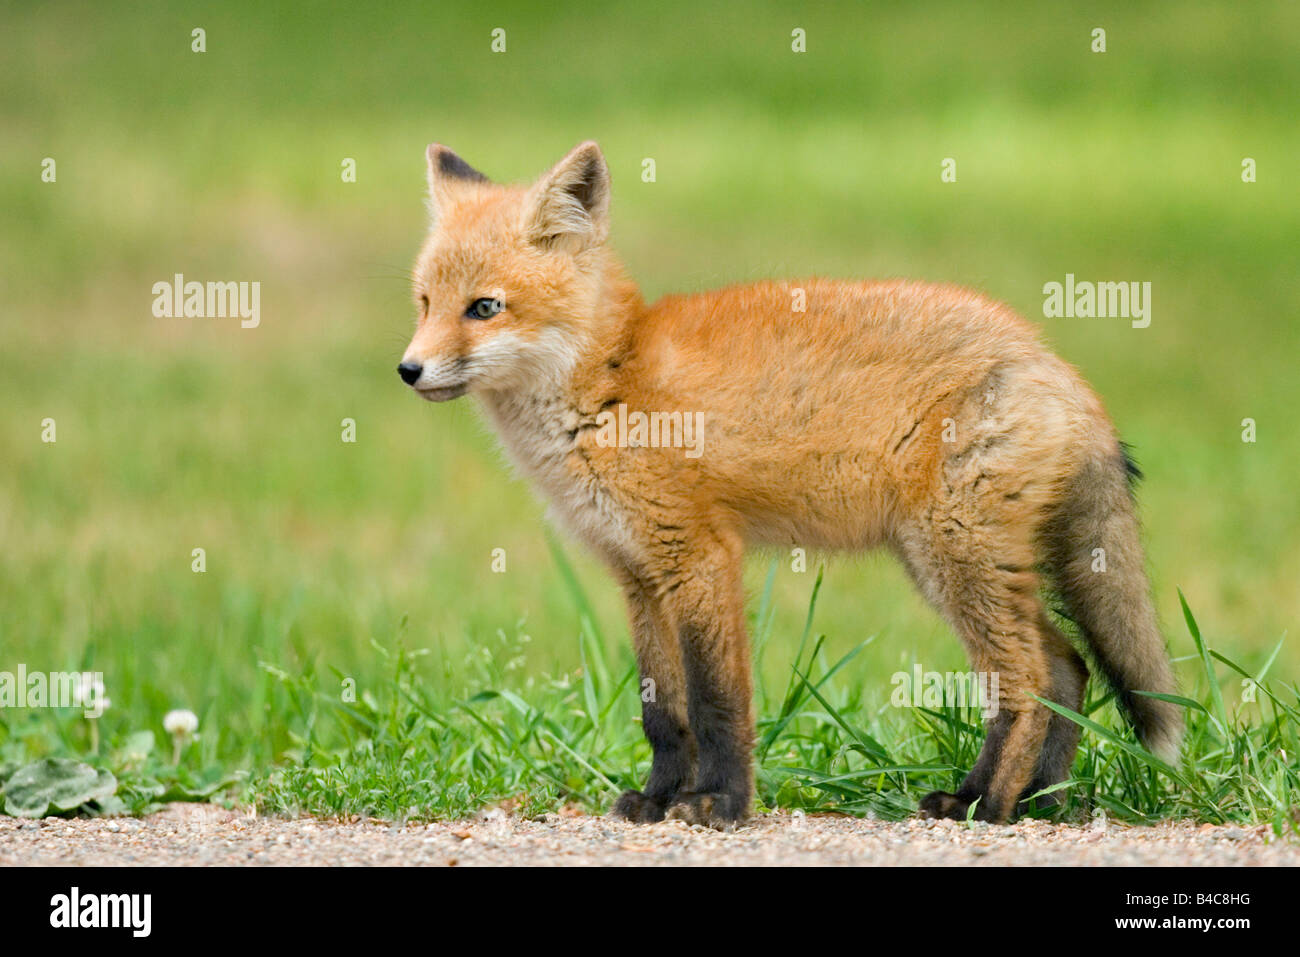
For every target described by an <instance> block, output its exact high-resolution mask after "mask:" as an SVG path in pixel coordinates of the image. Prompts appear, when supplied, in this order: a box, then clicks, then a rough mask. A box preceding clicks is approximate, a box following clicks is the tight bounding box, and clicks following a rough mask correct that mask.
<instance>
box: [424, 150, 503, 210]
mask: <svg viewBox="0 0 1300 957" xmlns="http://www.w3.org/2000/svg"><path fill="white" fill-rule="evenodd" d="M424 155H425V157H426V158H427V159H428V161H429V212H430V213H432V214H433V218H434V220H435V221H436V220H437V219H438V213H439V212H440V211H441V210H442V209H443V208H444V207H445V206H446V205H447V203H448V201H449V200H450V199H451V198H452V197H454V196H455V194H456V192H457V190H460V189H463V188H464V187H465V186H466V185H473V184H475V183H488V182H491V180H489V179H488V178H487V177H486V176H484V175H483V174H482V173H480V172H479V171H478V170H476V169H475V168H474V167H472V166H470V165H469V164H468V163H466V162H465V161H464V160H463V159H461V158H460V157H459V156H457V155H456V154H455V153H453V152H452V151H451V150H449V149H447V147H445V146H443V145H442V144H441V143H430V144H429V148H428V149H427V150H425V154H424Z"/></svg>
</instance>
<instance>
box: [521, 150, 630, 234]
mask: <svg viewBox="0 0 1300 957" xmlns="http://www.w3.org/2000/svg"><path fill="white" fill-rule="evenodd" d="M524 209H525V212H524V216H525V220H524V228H525V230H526V231H527V234H528V236H529V238H530V239H531V240H532V241H533V242H535V243H538V244H539V245H547V246H553V245H561V244H562V245H567V246H568V247H569V248H570V249H572V250H574V251H578V250H581V249H585V248H586V247H588V246H593V245H597V244H599V243H602V242H604V241H605V238H606V236H608V235H609V167H608V166H606V165H605V157H604V156H602V155H601V152H600V147H599V146H597V145H596V144H595V142H593V141H591V140H588V141H587V142H585V143H581V144H579V145H578V146H576V147H574V149H573V150H572V151H571V152H570V153H569V155H567V156H566V157H564V159H562V160H560V161H559V162H558V163H556V164H555V166H554V168H552V169H551V171H550V172H549V173H547V174H546V175H544V176H543V177H542V178H541V179H540V180H538V181H537V184H536V185H535V186H533V188H532V189H531V190H530V191H529V195H528V200H527V202H526V203H525V207H524Z"/></svg>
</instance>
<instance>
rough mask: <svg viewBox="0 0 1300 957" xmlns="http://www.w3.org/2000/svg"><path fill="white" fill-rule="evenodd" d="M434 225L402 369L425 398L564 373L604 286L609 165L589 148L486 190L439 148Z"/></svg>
mask: <svg viewBox="0 0 1300 957" xmlns="http://www.w3.org/2000/svg"><path fill="white" fill-rule="evenodd" d="M427 157H428V163H429V210H430V212H431V213H432V217H433V223H432V226H431V227H430V230H429V235H428V238H427V239H426V240H425V242H424V246H423V248H422V249H421V250H420V254H419V257H418V259H417V260H416V263H415V269H414V271H413V277H412V278H413V285H414V289H413V292H414V296H415V305H416V309H417V311H418V314H419V315H418V319H417V324H416V329H415V335H414V337H413V338H412V339H411V344H410V345H409V346H407V348H406V353H405V354H404V355H403V357H402V362H401V364H400V365H399V366H398V367H397V370H398V373H399V374H400V375H401V377H402V380H403V381H404V382H406V383H407V384H408V385H410V386H411V388H413V389H414V390H415V391H416V392H418V393H419V394H420V395H421V396H423V397H424V398H426V399H429V400H432V401H435V402H443V401H446V400H448V399H454V398H457V397H458V396H461V395H464V394H465V393H467V392H479V393H490V392H499V391H503V390H509V389H520V388H527V387H528V386H529V385H531V384H533V383H535V382H536V381H537V380H538V379H539V378H546V377H555V376H559V375H563V374H564V372H566V371H567V370H568V369H570V368H572V366H573V363H574V362H575V360H576V358H577V355H578V354H579V352H580V350H581V348H582V341H583V331H584V328H585V327H586V326H588V325H589V324H590V321H591V317H592V315H593V313H594V311H595V310H596V308H597V305H598V303H599V300H600V296H601V293H602V290H603V288H604V285H605V256H604V243H605V239H606V237H607V235H608V232H609V169H608V167H607V166H606V165H605V158H604V157H603V156H602V155H601V152H600V147H598V146H597V145H596V144H595V143H593V142H586V143H582V144H580V145H579V146H577V147H575V148H574V149H573V151H572V152H570V153H569V154H568V155H567V156H565V157H564V159H562V160H560V162H559V163H557V164H556V165H555V167H554V168H553V169H551V170H550V171H549V172H547V173H546V174H544V175H543V176H542V177H541V178H540V179H539V180H538V181H537V182H536V183H534V184H532V185H531V186H523V187H518V186H504V185H499V184H496V183H493V182H491V181H490V180H488V178H487V177H486V176H484V175H483V174H482V173H480V172H478V171H477V170H475V169H474V168H473V167H471V166H470V165H469V164H468V163H466V162H465V161H464V160H463V159H461V158H460V157H459V156H457V155H456V154H455V153H453V152H452V151H451V150H449V149H447V147H445V146H441V145H439V144H437V143H434V144H433V145H431V146H430V147H429V148H428V151H427Z"/></svg>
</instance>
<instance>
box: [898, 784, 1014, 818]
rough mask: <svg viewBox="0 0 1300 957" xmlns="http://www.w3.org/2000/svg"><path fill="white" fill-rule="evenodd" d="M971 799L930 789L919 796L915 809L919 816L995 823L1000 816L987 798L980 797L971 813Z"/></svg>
mask: <svg viewBox="0 0 1300 957" xmlns="http://www.w3.org/2000/svg"><path fill="white" fill-rule="evenodd" d="M973 803H974V802H973V801H967V800H966V799H965V798H962V797H959V796H958V795H956V794H949V793H948V792H947V791H931V792H930V793H929V794H927V795H926V796H925V797H923V798H921V803H920V804H919V805H918V806H917V810H918V811H919V812H920V813H921V817H932V818H935V819H943V818H947V819H948V820H950V821H965V820H967V819H973V820H976V821H987V822H988V823H990V824H996V823H999V822H1000V821H1001V818H1000V817H999V816H998V815H997V814H996V813H995V812H994V810H993V808H992V807H990V806H988V799H987V798H982V799H981V800H980V802H979V803H978V804H976V805H975V812H974V813H973V814H972V813H971V809H970V806H971V804H973Z"/></svg>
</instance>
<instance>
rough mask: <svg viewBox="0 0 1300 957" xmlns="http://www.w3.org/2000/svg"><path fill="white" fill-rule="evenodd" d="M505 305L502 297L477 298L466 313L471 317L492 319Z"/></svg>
mask: <svg viewBox="0 0 1300 957" xmlns="http://www.w3.org/2000/svg"><path fill="white" fill-rule="evenodd" d="M505 307H506V304H505V303H504V302H502V301H501V300H500V299H475V300H474V301H473V302H471V303H470V304H469V308H468V309H467V310H465V315H467V316H469V318H471V319H491V318H492V317H493V316H495V315H496V314H497V313H498V312H500V311H501V310H502V309H504V308H505Z"/></svg>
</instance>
